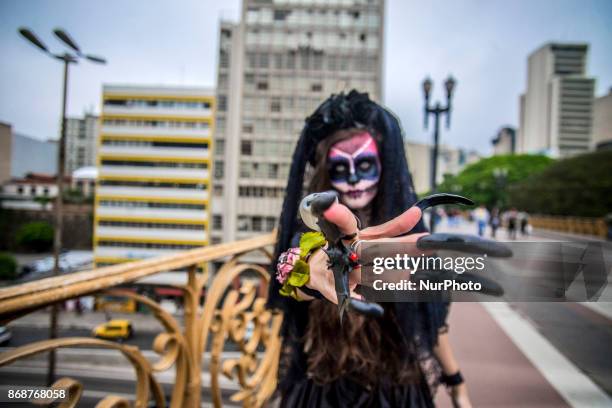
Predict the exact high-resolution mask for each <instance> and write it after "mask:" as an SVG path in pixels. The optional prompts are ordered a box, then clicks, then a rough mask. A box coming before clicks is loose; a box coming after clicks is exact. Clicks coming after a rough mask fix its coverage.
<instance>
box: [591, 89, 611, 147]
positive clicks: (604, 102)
mask: <svg viewBox="0 0 612 408" xmlns="http://www.w3.org/2000/svg"><path fill="white" fill-rule="evenodd" d="M593 144H594V147H595V148H596V149H612V88H610V90H609V91H608V94H607V95H604V96H601V97H599V98H595V103H594V107H593Z"/></svg>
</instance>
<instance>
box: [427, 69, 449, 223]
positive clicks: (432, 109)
mask: <svg viewBox="0 0 612 408" xmlns="http://www.w3.org/2000/svg"><path fill="white" fill-rule="evenodd" d="M455 85H456V81H455V79H454V78H453V77H452V76H450V75H449V77H448V78H447V79H446V81H444V87H445V88H446V106H442V105H440V102H436V104H435V105H434V106H430V104H429V98H430V96H431V89H432V88H433V82H432V81H431V79H430V78H429V77H428V78H425V80H424V81H423V94H424V96H425V108H424V113H425V118H424V119H425V120H424V123H423V124H424V127H425V129H427V127H428V125H429V115H433V116H434V134H433V137H434V143H433V150H432V153H431V183H430V184H431V191H432V193H433V192H435V190H436V178H437V176H438V154H439V153H438V150H439V140H440V115H441V114H446V128H447V129H448V128H450V114H451V100H452V96H453V90H454V89H455ZM434 228H435V216H434V213H433V212H432V213H431V219H430V223H429V230H430V232H434Z"/></svg>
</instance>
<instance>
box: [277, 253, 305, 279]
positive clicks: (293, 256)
mask: <svg viewBox="0 0 612 408" xmlns="http://www.w3.org/2000/svg"><path fill="white" fill-rule="evenodd" d="M298 259H300V248H289V249H288V250H287V251H286V252H283V253H282V254H281V256H279V257H278V263H277V264H276V280H278V281H279V282H280V283H285V281H286V280H287V278H288V277H289V274H290V273H291V271H292V270H293V266H294V265H295V262H296V261H297V260H298Z"/></svg>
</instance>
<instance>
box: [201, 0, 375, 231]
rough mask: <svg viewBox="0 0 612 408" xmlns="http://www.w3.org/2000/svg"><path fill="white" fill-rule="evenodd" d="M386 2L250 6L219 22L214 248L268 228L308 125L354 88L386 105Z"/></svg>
mask: <svg viewBox="0 0 612 408" xmlns="http://www.w3.org/2000/svg"><path fill="white" fill-rule="evenodd" d="M383 28H384V0H320V1H313V0H301V1H287V0H271V1H263V0H244V1H243V4H242V15H241V20H240V22H239V23H229V22H222V24H221V28H220V30H221V32H220V36H219V68H218V78H217V101H218V110H217V114H216V124H217V131H216V133H215V145H216V149H215V180H214V200H213V235H212V238H213V242H219V241H224V242H228V241H233V240H235V239H241V238H246V237H249V236H252V235H256V234H261V233H263V232H265V231H271V230H272V229H273V228H274V227H275V225H276V223H277V220H278V216H279V214H280V211H281V205H282V200H283V196H284V189H285V186H286V183H287V176H288V171H289V167H290V165H291V155H292V152H293V149H294V147H295V143H296V141H297V139H298V136H299V132H300V130H301V129H302V127H303V125H304V119H305V118H306V116H308V115H309V114H310V113H312V111H313V110H314V109H315V108H316V107H317V106H318V105H319V104H320V103H321V102H322V101H323V100H324V99H326V98H327V97H328V96H329V95H330V94H332V93H338V92H340V91H349V90H351V89H353V88H355V89H357V90H359V91H361V92H368V93H369V94H370V97H371V98H372V99H374V100H378V101H380V99H381V97H382V94H381V89H382V66H383V54H382V50H383V31H384V30H383Z"/></svg>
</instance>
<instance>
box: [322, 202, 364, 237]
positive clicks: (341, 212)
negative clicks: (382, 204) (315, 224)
mask: <svg viewBox="0 0 612 408" xmlns="http://www.w3.org/2000/svg"><path fill="white" fill-rule="evenodd" d="M323 217H324V218H325V219H326V220H327V221H329V222H331V223H332V224H334V225H336V226H337V227H338V229H339V230H340V232H342V233H343V234H344V235H352V234H355V233H357V231H358V229H357V218H355V215H354V214H353V213H352V212H351V210H349V209H348V207H347V206H345V205H344V204H340V203H339V202H337V201H336V202H334V203H333V204H332V205H331V206H330V207H329V208H328V209H327V210H325V211H324V212H323Z"/></svg>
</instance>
